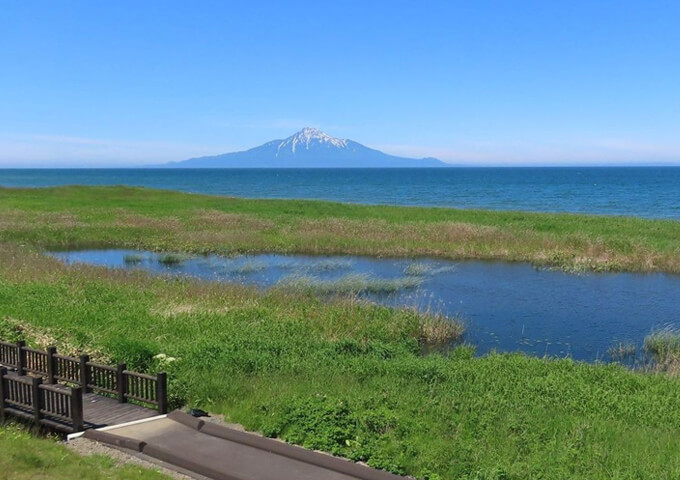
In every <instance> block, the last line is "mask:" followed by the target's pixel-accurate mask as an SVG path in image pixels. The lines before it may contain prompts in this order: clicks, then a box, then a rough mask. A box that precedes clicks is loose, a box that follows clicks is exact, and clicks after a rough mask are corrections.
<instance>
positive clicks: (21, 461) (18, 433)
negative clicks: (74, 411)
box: [0, 423, 169, 480]
mask: <svg viewBox="0 0 680 480" xmlns="http://www.w3.org/2000/svg"><path fill="white" fill-rule="evenodd" d="M168 478H169V477H167V476H165V475H162V474H161V473H158V472H156V471H152V470H148V469H144V468H141V467H138V466H133V465H125V466H121V465H117V464H115V463H114V462H113V461H112V460H111V459H110V458H108V457H105V456H101V455H92V456H87V457H83V456H80V455H77V454H76V453H73V452H71V451H69V450H68V449H67V448H66V447H65V446H63V445H59V444H58V443H57V442H55V441H54V440H50V439H46V438H38V437H35V436H33V435H31V434H29V433H28V432H27V431H26V429H25V428H24V427H19V426H17V425H15V424H11V423H10V424H6V425H0V479H7V480H40V479H44V480H73V479H80V480H100V479H101V480H104V479H106V480H162V479H168Z"/></svg>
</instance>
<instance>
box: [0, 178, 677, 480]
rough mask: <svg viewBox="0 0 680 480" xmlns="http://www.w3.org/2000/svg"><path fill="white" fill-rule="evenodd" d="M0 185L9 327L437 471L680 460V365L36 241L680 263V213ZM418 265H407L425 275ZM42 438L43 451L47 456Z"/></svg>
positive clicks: (277, 431)
mask: <svg viewBox="0 0 680 480" xmlns="http://www.w3.org/2000/svg"><path fill="white" fill-rule="evenodd" d="M102 193H106V195H102ZM0 199H1V201H0V223H2V228H1V229H0V241H2V242H3V243H0V335H2V336H3V337H4V338H8V339H10V340H11V339H16V338H19V337H24V338H27V339H28V340H29V341H30V343H31V345H34V346H40V347H45V346H47V345H48V344H56V345H58V346H59V347H60V350H62V351H64V352H77V351H79V350H88V351H92V352H94V356H95V357H96V358H97V359H98V360H100V359H101V360H104V359H106V360H109V361H114V362H115V361H123V360H124V361H127V362H128V364H129V365H130V367H131V368H134V369H140V370H149V371H150V370H154V369H156V368H161V367H162V368H165V369H167V370H168V372H169V374H170V378H171V385H170V390H171V393H172V395H173V401H174V402H176V404H180V403H182V404H186V405H189V406H195V407H201V408H204V409H208V410H211V411H214V412H216V413H224V414H225V415H226V416H227V418H228V419H229V420H232V421H234V422H239V423H242V424H243V425H245V426H246V427H247V428H248V429H251V430H256V431H260V432H263V433H265V434H267V435H270V436H276V437H279V438H281V439H283V440H286V441H289V442H293V443H296V444H299V445H304V446H306V447H308V448H315V449H320V450H324V451H327V452H331V453H335V454H338V455H342V456H345V457H347V458H350V459H352V460H362V461H365V462H367V463H368V464H369V465H372V466H375V467H378V468H384V469H387V470H390V471H393V472H397V473H406V474H411V475H414V476H416V477H418V478H422V479H428V480H434V479H443V478H446V479H449V478H450V479H466V480H471V479H488V480H491V479H496V480H498V479H546V478H550V479H567V478H569V479H583V480H585V479H589V480H590V479H596V480H597V479H603V480H604V479H611V478H619V479H624V478H639V479H654V480H657V479H665V478H668V479H671V478H676V477H678V476H679V475H680V453H678V449H677V431H678V429H680V379H679V378H678V377H677V376H675V375H674V374H672V373H670V374H669V373H640V372H635V371H631V370H628V369H626V368H623V367H622V366H620V365H614V364H611V365H603V364H587V363H583V362H576V361H574V360H572V359H568V358H567V359H554V358H536V357H530V356H526V355H521V354H497V353H491V354H488V355H484V356H476V355H475V352H474V347H471V346H469V345H463V346H460V347H457V348H453V349H452V350H450V351H448V352H447V353H446V354H443V353H433V354H429V355H423V354H422V346H423V344H424V343H425V342H436V341H439V340H441V339H448V338H450V337H451V336H452V335H453V334H452V333H451V331H450V330H451V329H455V327H454V326H452V325H455V323H450V322H448V321H447V320H448V319H446V320H445V319H442V318H438V317H437V316H436V315H435V316H433V315H430V314H422V313H418V312H416V311H413V310H411V309H395V308H389V307H385V306H379V305H374V304H369V303H366V302H365V301H361V300H357V299H356V298H354V297H352V298H349V299H348V298H340V297H337V296H334V298H332V299H322V298H319V295H318V294H316V293H315V292H309V291H306V290H305V289H289V290H286V289H273V290H270V291H259V290H257V289H256V288H253V287H247V286H243V285H234V284H218V283H206V282H202V281H198V280H196V279H187V278H165V277H154V276H151V275H149V274H148V273H145V272H142V271H135V270H110V269H106V268H103V267H93V266H88V265H72V266H67V265H64V264H63V263H61V262H59V261H57V260H56V259H53V258H49V257H47V256H45V255H43V254H42V253H40V250H42V249H45V248H54V249H62V250H63V249H70V248H76V247H80V248H86V247H88V248H92V247H100V248H101V247H127V248H137V249H149V250H153V251H176V252H180V253H183V252H221V253H225V254H234V253H238V252H254V251H266V250H271V251H279V252H309V253H331V252H339V253H350V254H357V253H362V254H371V255H391V256H401V257H404V256H411V255H434V256H442V257H448V258H486V259H506V260H527V261H531V262H534V263H538V264H542V265H552V266H558V267H569V268H586V269H594V270H641V271H653V270H666V271H680V268H679V267H680V264H678V256H677V248H678V247H677V245H678V243H677V239H678V233H679V232H680V227H678V225H677V224H676V223H674V222H663V221H645V220H636V219H623V220H620V219H617V220H616V221H613V220H611V219H607V218H606V217H584V216H571V215H541V214H535V215H533V214H521V213H512V212H466V211H453V210H444V209H408V208H393V207H370V206H353V205H340V204H331V203H324V202H297V201H256V200H238V199H224V198H217V197H207V196H200V195H183V194H177V193H171V192H156V191H149V190H143V189H131V188H119V187H116V188H81V187H73V188H61V189H45V190H17V191H14V190H12V191H10V190H0ZM112 239H115V240H112ZM406 268H408V267H406ZM412 268H413V271H412V273H413V275H411V277H420V278H421V279H422V278H424V276H425V275H426V272H424V269H423V268H422V267H412ZM337 271H338V272H340V273H339V275H341V276H342V275H345V274H346V273H347V272H345V271H343V270H342V269H338V270H337ZM416 272H417V274H416ZM251 275H257V272H255V273H253V274H251ZM308 275H318V274H312V273H310V274H308ZM404 275H405V276H407V277H408V276H409V275H408V273H404ZM454 334H455V332H454ZM657 340H658V339H657ZM657 340H655V341H654V342H651V341H650V343H649V344H650V348H654V349H656V350H658V351H663V349H664V348H665V349H666V350H668V351H670V350H671V349H672V345H673V340H672V339H666V340H664V342H662V343H658V341H657ZM652 344H653V345H655V346H654V347H652ZM662 344H664V345H668V346H667V347H662V346H660V345H662ZM168 358H172V359H174V360H173V361H172V362H168V361H167V359H168ZM6 431H7V430H6V429H5V430H2V431H0V442H2V441H3V437H2V435H5V432H6ZM4 438H7V437H4ZM22 441H23V440H22V439H13V438H12V439H10V440H9V445H10V446H9V447H8V448H11V449H12V450H11V451H12V452H15V453H16V452H20V450H21V449H22V445H23V452H24V453H18V455H19V456H21V455H24V456H25V452H26V451H28V449H29V448H31V447H26V445H27V444H25V443H24V444H22V443H21V442H22ZM4 451H5V450H4V446H3V452H4ZM7 451H10V450H7ZM12 455H14V453H13V454H12ZM58 455H61V456H63V455H64V454H63V453H62V452H61V451H59V452H58ZM38 457H39V458H38V459H29V461H30V462H34V463H35V462H44V461H45V462H49V461H50V460H45V459H43V458H42V457H40V456H38ZM6 458H10V459H12V460H11V461H12V462H13V465H18V466H19V467H17V468H21V465H22V463H21V461H22V460H21V459H20V458H19V459H18V460H17V459H16V458H15V456H2V459H0V462H2V461H3V460H5V459H6ZM65 458H66V457H65ZM93 468H94V467H93ZM9 471H10V472H11V471H12V470H9ZM33 471H35V469H34V470H33ZM69 474H70V475H71V476H74V475H76V473H73V472H69ZM116 474H117V473H116ZM116 474H112V475H116ZM57 478H58V477H57ZM113 478H116V477H115V476H113Z"/></svg>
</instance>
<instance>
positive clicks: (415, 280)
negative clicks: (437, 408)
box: [52, 250, 680, 364]
mask: <svg viewBox="0 0 680 480" xmlns="http://www.w3.org/2000/svg"><path fill="white" fill-rule="evenodd" d="M52 255H54V256H55V257H56V258H58V259H60V260H62V261H64V262H66V263H87V264H92V265H100V266H107V267H112V268H125V269H142V270H145V271H148V272H152V273H156V274H170V275H181V276H191V277H196V278H200V279H204V280H209V281H220V282H231V283H242V284H248V285H255V286H257V287H259V288H262V289H266V288H269V287H272V286H275V285H279V286H289V287H290V286H292V287H304V288H313V289H316V290H318V291H319V293H322V294H329V293H335V292H337V293H347V292H350V291H352V292H355V291H358V292H359V295H361V296H363V297H365V298H367V299H369V300H371V301H374V302H377V303H381V304H385V305H390V306H407V307H415V308H417V309H419V310H422V311H427V310H429V311H433V312H437V313H441V314H444V315H447V316H450V317H459V318H460V319H462V321H463V322H464V323H465V325H466V333H465V336H464V341H465V342H467V343H470V344H473V345H475V346H476V347H477V352H478V353H480V354H484V353H486V352H489V351H492V350H498V351H522V352H526V353H527V354H530V355H538V356H544V355H548V356H558V357H566V356H569V357H572V358H574V359H577V360H585V361H608V360H611V359H612V357H611V355H610V349H611V348H612V347H613V346H615V345H617V344H619V343H624V344H631V343H634V344H635V345H637V346H638V350H637V353H636V354H634V355H631V356H629V357H627V358H624V359H621V358H615V359H616V360H619V361H623V362H624V363H627V364H634V363H636V362H639V361H642V360H641V359H642V358H643V354H642V350H641V346H642V342H643V340H644V337H645V336H646V335H648V334H649V333H650V332H651V331H653V330H654V329H658V328H663V327H667V326H679V325H680V315H679V313H680V298H679V297H678V293H679V292H680V276H678V275H668V274H662V273H654V274H636V273H607V274H601V273H597V274H596V273H588V274H578V275H577V274H569V273H565V272H560V271H554V270H548V269H537V268H535V267H533V266H531V265H529V264H523V263H501V262H477V261H474V262H473V261H464V262H454V261H447V260H435V259H418V260H407V259H378V258H367V257H351V256H305V255H275V254H263V255H252V256H237V257H224V256H217V255H207V256H168V255H164V254H158V253H152V252H140V251H131V250H88V251H71V252H53V253H52Z"/></svg>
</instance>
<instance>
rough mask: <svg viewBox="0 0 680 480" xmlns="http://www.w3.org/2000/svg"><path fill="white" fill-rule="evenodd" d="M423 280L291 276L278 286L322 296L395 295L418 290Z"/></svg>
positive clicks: (409, 278) (351, 275)
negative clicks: (402, 291) (401, 291)
mask: <svg viewBox="0 0 680 480" xmlns="http://www.w3.org/2000/svg"><path fill="white" fill-rule="evenodd" d="M421 283H422V280H421V279H419V278H417V277H399V278H390V279H385V278H376V277H374V276H372V275H367V274H348V275H344V276H342V277H340V278H337V279H334V280H322V279H320V278H318V277H313V276H305V275H300V276H298V275H291V276H288V277H285V278H283V279H281V280H280V281H279V283H278V285H279V286H280V287H282V288H284V289H286V290H297V291H301V292H314V293H318V294H322V295H348V294H361V293H375V294H378V293H394V292H398V291H400V290H408V289H414V288H418V287H419V286H420V284H421Z"/></svg>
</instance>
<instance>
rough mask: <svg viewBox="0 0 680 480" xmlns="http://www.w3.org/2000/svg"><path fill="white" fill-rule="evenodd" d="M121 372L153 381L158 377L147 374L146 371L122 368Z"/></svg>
mask: <svg viewBox="0 0 680 480" xmlns="http://www.w3.org/2000/svg"><path fill="white" fill-rule="evenodd" d="M123 373H124V374H125V375H128V376H130V377H138V378H143V379H145V380H153V381H156V380H158V377H155V376H153V375H149V374H148V373H139V372H133V371H132V370H123Z"/></svg>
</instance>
